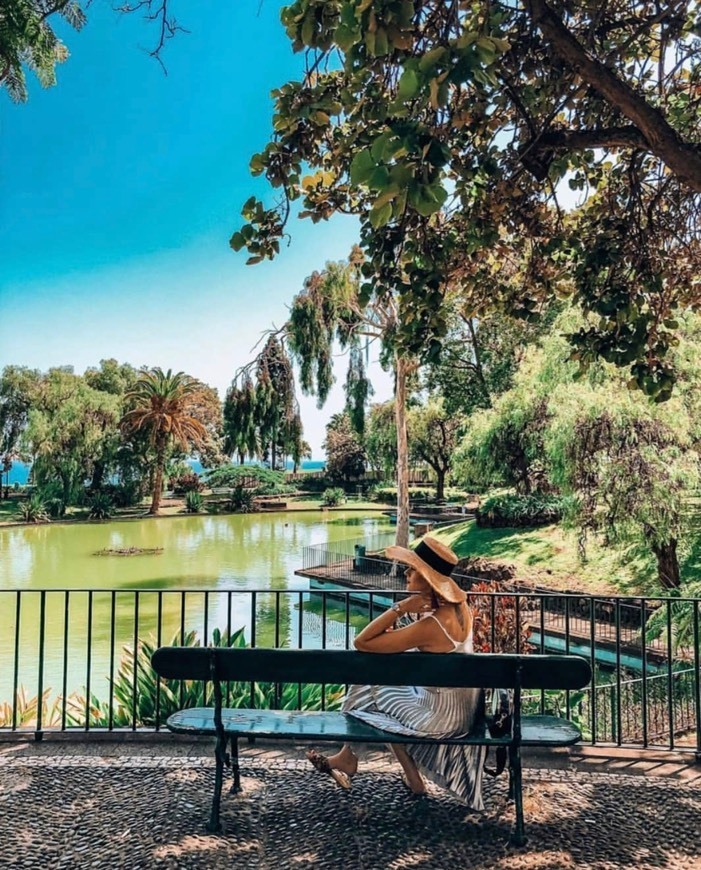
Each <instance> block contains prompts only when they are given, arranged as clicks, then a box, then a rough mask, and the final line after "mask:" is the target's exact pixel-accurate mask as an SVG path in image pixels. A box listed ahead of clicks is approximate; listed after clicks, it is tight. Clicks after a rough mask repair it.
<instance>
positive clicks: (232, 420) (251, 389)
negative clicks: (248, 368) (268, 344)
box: [224, 372, 258, 465]
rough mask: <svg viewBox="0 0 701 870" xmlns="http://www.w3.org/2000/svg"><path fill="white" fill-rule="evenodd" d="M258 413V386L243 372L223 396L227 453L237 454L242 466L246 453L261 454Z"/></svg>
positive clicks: (247, 454)
mask: <svg viewBox="0 0 701 870" xmlns="http://www.w3.org/2000/svg"><path fill="white" fill-rule="evenodd" d="M239 381H240V383H239ZM256 415H257V401H256V389H255V386H254V384H253V379H252V378H251V375H250V373H249V372H244V373H243V374H242V375H241V377H240V378H236V379H234V381H233V382H232V384H231V386H230V387H229V389H228V390H227V391H226V398H225V399H224V452H225V453H226V454H227V455H228V456H234V455H235V456H238V459H239V462H240V463H241V465H243V463H244V461H245V459H246V457H247V456H251V457H253V456H257V455H258V426H257V416H256Z"/></svg>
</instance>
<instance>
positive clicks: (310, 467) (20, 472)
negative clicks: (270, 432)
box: [2, 459, 326, 486]
mask: <svg viewBox="0 0 701 870" xmlns="http://www.w3.org/2000/svg"><path fill="white" fill-rule="evenodd" d="M186 461H187V462H188V464H189V465H191V466H192V470H193V471H194V472H196V473H197V474H204V473H205V471H204V469H203V468H202V464H201V463H200V462H199V460H197V459H188V460H186ZM231 464H232V465H238V464H239V463H238V462H232V463H231ZM246 465H260V463H258V462H248V463H246ZM325 465H326V461H325V460H324V459H305V460H303V461H302V462H301V463H300V470H302V471H322V470H323V468H324V467H325ZM31 467H32V466H31V463H29V462H13V463H12V468H11V469H10V474H9V478H8V475H7V474H6V473H4V474H3V475H2V485H3V486H7V485H9V486H14V484H15V483H18V484H19V485H20V486H24V485H25V484H26V483H27V481H28V480H29V473H30V471H31ZM293 468H294V463H292V462H291V461H289V460H288V462H287V471H292V469H293Z"/></svg>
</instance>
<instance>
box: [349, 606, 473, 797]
mask: <svg viewBox="0 0 701 870" xmlns="http://www.w3.org/2000/svg"><path fill="white" fill-rule="evenodd" d="M428 618H432V619H436V617H435V616H432V615H431V616H430V617H428ZM436 622H437V623H438V624H439V625H440V626H441V629H442V630H443V632H444V634H445V635H446V637H447V638H448V639H449V640H450V642H451V643H452V644H453V649H452V650H450V651H449V652H448V653H447V655H449V654H451V653H467V652H472V632H470V634H469V635H468V637H467V638H466V640H464V641H463V642H462V643H458V642H457V641H455V640H453V638H452V637H450V635H449V634H448V633H447V631H446V630H445V628H444V627H443V625H442V624H441V622H440V621H439V620H438V619H436ZM480 694H481V689H449V688H446V689H437V688H430V687H422V686H351V687H350V689H349V690H348V694H347V695H346V697H345V700H344V702H343V708H342V709H343V712H344V713H347V714H348V715H349V716H355V717H356V718H357V719H361V720H362V721H363V722H367V723H368V724H369V725H374V726H375V728H381V729H382V730H383V731H388V732H390V733H393V734H402V735H406V736H412V735H416V736H417V737H426V736H430V737H455V736H458V735H463V734H468V733H469V731H470V729H471V728H472V726H473V723H474V722H475V719H476V718H477V716H478V714H479V708H480ZM388 737H390V735H388ZM387 742H388V743H391V742H392V741H391V739H388V741H387ZM403 746H404V749H405V750H406V751H407V753H408V754H409V755H410V756H411V758H412V759H413V761H414V763H415V764H416V766H417V767H418V768H419V770H420V771H421V773H422V774H423V775H424V776H425V777H427V778H428V779H430V780H431V781H432V782H435V783H436V785H439V786H441V787H442V788H446V789H448V791H450V792H452V794H453V795H455V797H457V798H458V799H459V800H460V801H462V802H463V803H465V804H467V805H468V806H469V807H471V808H472V809H474V810H482V809H484V804H483V802H482V769H483V767H484V759H485V754H486V747H484V746H440V745H434V746H421V745H416V744H403Z"/></svg>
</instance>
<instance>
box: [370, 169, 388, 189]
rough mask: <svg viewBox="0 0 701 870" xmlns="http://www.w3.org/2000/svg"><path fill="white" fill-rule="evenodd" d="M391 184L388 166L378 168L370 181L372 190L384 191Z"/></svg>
mask: <svg viewBox="0 0 701 870" xmlns="http://www.w3.org/2000/svg"><path fill="white" fill-rule="evenodd" d="M388 184H389V170H388V169H387V167H386V166H377V167H375V169H374V170H373V172H372V175H371V176H370V178H369V179H368V187H369V188H370V189H371V190H384V189H385V188H386V187H387V185H388Z"/></svg>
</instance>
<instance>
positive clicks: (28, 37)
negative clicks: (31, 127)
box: [0, 0, 85, 103]
mask: <svg viewBox="0 0 701 870" xmlns="http://www.w3.org/2000/svg"><path fill="white" fill-rule="evenodd" d="M52 15H53V16H58V17H60V18H62V19H63V20H64V21H66V22H67V23H68V24H69V25H70V26H71V27H73V28H75V29H76V30H80V28H81V27H82V26H83V25H84V24H85V13H84V12H83V9H82V8H81V5H80V4H79V3H77V2H75V0H7V2H6V3H4V4H3V9H2V10H1V11H0V85H3V86H4V87H5V88H6V89H7V91H8V93H9V95H10V97H11V98H12V99H13V100H14V101H15V102H18V103H19V102H24V101H25V100H26V99H27V83H26V79H25V74H24V67H28V68H29V69H32V70H33V71H34V72H35V74H36V76H37V78H38V79H39V82H40V83H41V85H42V86H43V87H45V88H46V87H50V86H51V85H55V84H56V64H57V63H63V61H65V60H66V58H67V57H68V49H67V48H66V46H65V45H64V44H63V42H61V40H60V39H59V38H58V37H57V36H56V34H55V32H54V30H53V28H52V26H51V24H50V23H49V20H48V19H49V18H50V17H51V16H52Z"/></svg>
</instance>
